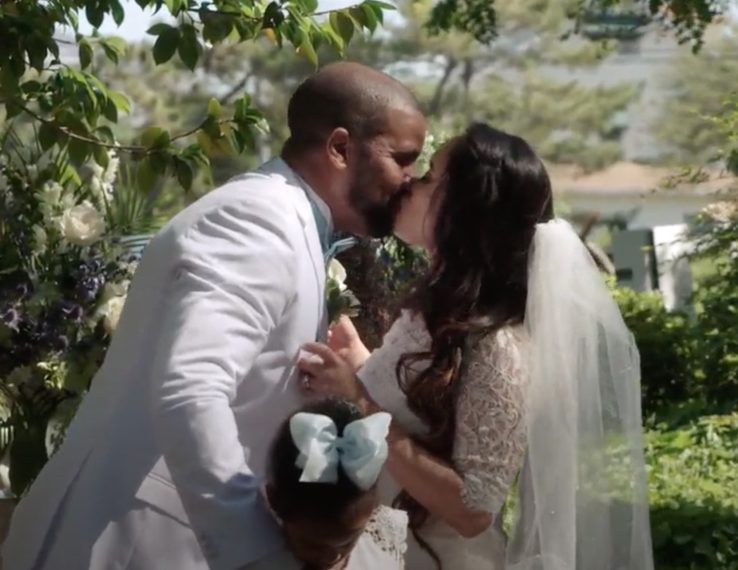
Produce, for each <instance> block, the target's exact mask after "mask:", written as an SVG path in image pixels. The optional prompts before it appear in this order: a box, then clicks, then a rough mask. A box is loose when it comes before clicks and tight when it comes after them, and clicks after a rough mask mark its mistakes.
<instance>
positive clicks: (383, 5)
mask: <svg viewBox="0 0 738 570" xmlns="http://www.w3.org/2000/svg"><path fill="white" fill-rule="evenodd" d="M364 4H365V5H368V6H376V7H377V8H379V9H380V10H391V11H397V6H395V5H394V4H388V3H387V2H382V1H381V0H366V1H365V2H364Z"/></svg>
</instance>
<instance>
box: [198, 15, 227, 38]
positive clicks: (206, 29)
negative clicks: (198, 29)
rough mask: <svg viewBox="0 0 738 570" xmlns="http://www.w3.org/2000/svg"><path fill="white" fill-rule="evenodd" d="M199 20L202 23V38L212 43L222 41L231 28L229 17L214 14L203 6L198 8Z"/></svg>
mask: <svg viewBox="0 0 738 570" xmlns="http://www.w3.org/2000/svg"><path fill="white" fill-rule="evenodd" d="M200 20H201V21H202V24H203V30H202V37H203V39H204V40H205V41H209V42H211V43H213V44H217V43H220V42H222V41H223V40H224V39H225V38H227V37H228V35H229V34H230V33H231V30H233V20H232V18H231V17H229V16H223V15H221V14H214V13H213V12H209V11H208V10H206V9H204V8H203V9H201V10H200Z"/></svg>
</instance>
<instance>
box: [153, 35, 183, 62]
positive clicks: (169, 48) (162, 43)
mask: <svg viewBox="0 0 738 570" xmlns="http://www.w3.org/2000/svg"><path fill="white" fill-rule="evenodd" d="M179 37H180V36H179V30H177V29H176V28H169V29H168V30H165V31H164V32H162V33H161V35H160V36H159V37H158V38H157V39H156V43H155V44H154V61H155V62H156V63H157V64H162V63H166V62H167V61H169V60H170V59H172V56H174V52H176V51H177V45H178V44H179Z"/></svg>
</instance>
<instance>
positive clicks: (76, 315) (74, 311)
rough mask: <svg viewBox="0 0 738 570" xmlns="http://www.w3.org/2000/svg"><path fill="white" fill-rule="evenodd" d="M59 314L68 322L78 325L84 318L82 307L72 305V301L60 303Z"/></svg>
mask: <svg viewBox="0 0 738 570" xmlns="http://www.w3.org/2000/svg"><path fill="white" fill-rule="evenodd" d="M61 312H62V314H63V315H64V317H66V318H67V319H68V320H70V321H72V322H73V323H79V322H80V321H81V320H82V317H83V316H84V309H83V308H82V305H80V304H78V303H74V302H72V301H62V303H61Z"/></svg>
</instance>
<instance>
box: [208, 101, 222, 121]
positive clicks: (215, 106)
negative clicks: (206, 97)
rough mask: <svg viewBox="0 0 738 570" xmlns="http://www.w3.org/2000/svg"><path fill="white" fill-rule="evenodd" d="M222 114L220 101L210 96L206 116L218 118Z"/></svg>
mask: <svg viewBox="0 0 738 570" xmlns="http://www.w3.org/2000/svg"><path fill="white" fill-rule="evenodd" d="M222 114H223V107H221V105H220V101H218V100H217V99H216V98H215V97H211V98H210V101H208V117H213V118H215V119H219V118H220V117H221V115H222Z"/></svg>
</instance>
